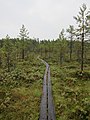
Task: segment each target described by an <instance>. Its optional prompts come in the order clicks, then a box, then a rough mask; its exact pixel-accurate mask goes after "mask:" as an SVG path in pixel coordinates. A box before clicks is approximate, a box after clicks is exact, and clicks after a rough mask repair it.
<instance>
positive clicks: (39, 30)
mask: <svg viewBox="0 0 90 120" xmlns="http://www.w3.org/2000/svg"><path fill="white" fill-rule="evenodd" d="M83 3H85V4H86V5H87V7H88V8H90V0H0V38H2V37H3V38H4V37H5V36H6V35H7V34H9V36H10V37H17V36H18V34H19V30H20V28H21V26H22V24H24V25H25V27H26V28H27V29H28V31H29V36H30V37H31V38H33V37H35V38H40V39H56V38H57V37H58V34H59V33H60V31H61V29H62V28H64V29H66V28H68V26H69V25H73V24H74V25H75V20H74V19H73V16H76V15H77V14H78V11H79V7H80V6H81V5H82V4H83Z"/></svg>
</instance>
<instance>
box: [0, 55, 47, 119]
mask: <svg viewBox="0 0 90 120" xmlns="http://www.w3.org/2000/svg"><path fill="white" fill-rule="evenodd" d="M44 70H45V67H44V66H43V64H42V63H40V61H39V60H37V59H36V58H35V57H34V56H33V59H30V61H29V60H28V61H23V62H22V61H21V62H20V61H19V62H18V63H17V65H16V68H15V69H14V70H12V71H11V72H7V71H5V70H3V69H0V119H1V120H22V119H24V120H26V119H27V120H38V118H39V108H40V100H41V95H42V79H43V73H44Z"/></svg>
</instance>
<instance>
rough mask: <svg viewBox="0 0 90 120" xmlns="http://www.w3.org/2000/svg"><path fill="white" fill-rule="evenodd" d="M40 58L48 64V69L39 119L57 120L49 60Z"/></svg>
mask: <svg viewBox="0 0 90 120" xmlns="http://www.w3.org/2000/svg"><path fill="white" fill-rule="evenodd" d="M39 59H40V58H39ZM40 60H41V61H42V62H43V63H44V64H45V65H46V70H45V74H44V80H43V94H42V99H41V106H40V118H39V120H56V116H55V107H54V103H53V97H52V89H51V80H50V67H49V65H48V63H47V62H45V61H44V60H42V59H40Z"/></svg>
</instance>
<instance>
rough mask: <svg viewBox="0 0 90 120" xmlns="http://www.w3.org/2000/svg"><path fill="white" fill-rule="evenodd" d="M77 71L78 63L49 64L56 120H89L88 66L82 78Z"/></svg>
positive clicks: (89, 82)
mask: <svg viewBox="0 0 90 120" xmlns="http://www.w3.org/2000/svg"><path fill="white" fill-rule="evenodd" d="M78 71H79V65H78V63H74V64H72V63H70V64H69V63H66V64H65V65H64V66H62V67H59V66H58V65H55V64H51V79H52V85H53V96H54V102H55V109H56V118H57V120H90V66H89V65H85V71H84V75H83V77H82V76H81V75H80V74H79V72H78Z"/></svg>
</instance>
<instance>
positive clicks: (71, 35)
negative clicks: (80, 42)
mask: <svg viewBox="0 0 90 120" xmlns="http://www.w3.org/2000/svg"><path fill="white" fill-rule="evenodd" d="M67 32H68V33H69V38H70V42H69V43H70V44H69V47H70V61H71V60H72V52H73V39H74V36H75V29H74V26H73V25H70V26H69V28H68V29H67Z"/></svg>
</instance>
